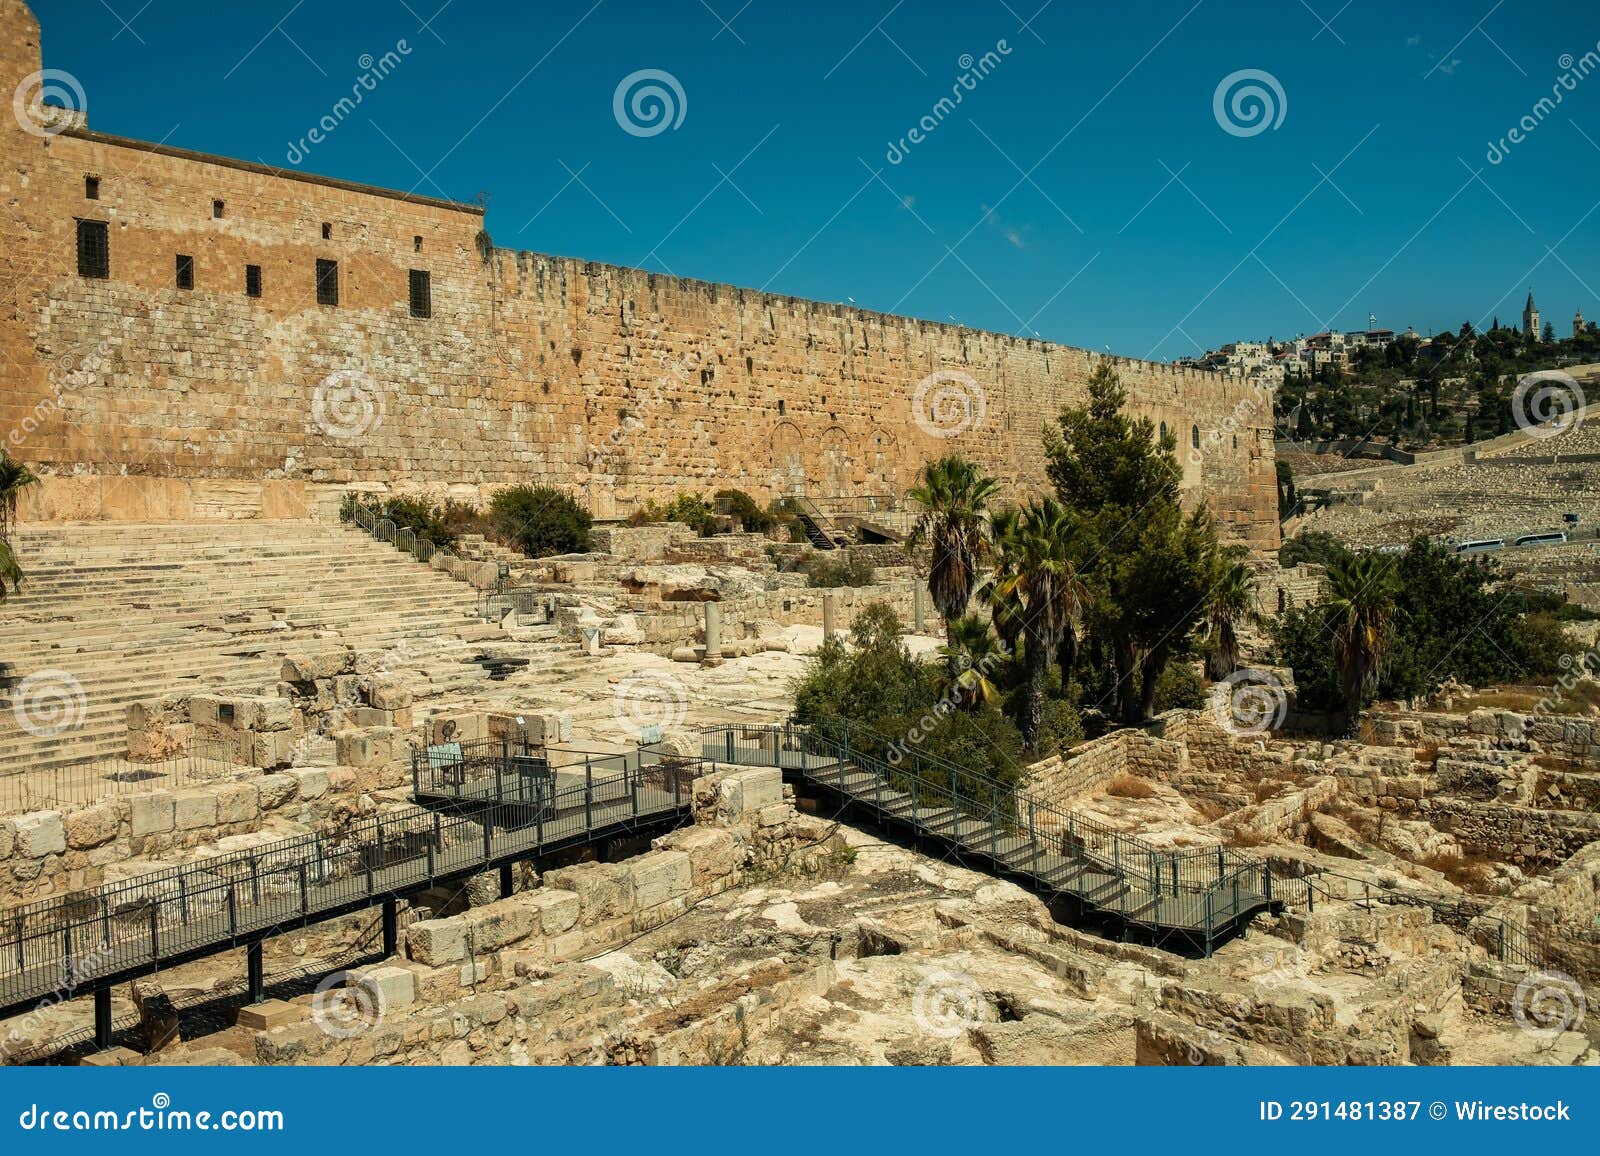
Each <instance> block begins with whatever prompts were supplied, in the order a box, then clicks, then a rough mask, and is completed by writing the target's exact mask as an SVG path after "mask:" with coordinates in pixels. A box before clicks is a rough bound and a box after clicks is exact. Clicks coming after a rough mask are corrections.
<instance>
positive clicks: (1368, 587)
mask: <svg viewBox="0 0 1600 1156" xmlns="http://www.w3.org/2000/svg"><path fill="white" fill-rule="evenodd" d="M1328 585H1329V587H1330V590H1331V594H1332V596H1331V597H1330V598H1329V599H1328V601H1327V602H1326V603H1325V604H1324V606H1323V612H1324V613H1325V614H1326V615H1327V623H1328V629H1329V631H1330V632H1331V633H1332V636H1333V660H1334V665H1335V666H1337V667H1338V668H1339V677H1340V682H1341V683H1342V685H1343V688H1344V705H1345V718H1346V720H1347V724H1348V726H1349V729H1350V732H1351V733H1352V734H1354V733H1355V732H1356V730H1357V728H1358V726H1359V725H1360V719H1361V699H1362V697H1363V696H1364V695H1366V694H1367V692H1369V691H1370V690H1372V689H1373V687H1375V686H1376V685H1377V682H1378V675H1379V674H1380V673H1381V672H1382V670H1383V664H1384V662H1385V660H1386V659H1387V658H1388V655H1389V646H1390V643H1391V642H1392V641H1393V639H1394V614H1395V595H1396V593H1397V587H1398V582H1397V581H1396V577H1395V570H1394V566H1393V565H1392V564H1391V563H1390V561H1389V559H1387V558H1384V557H1381V556H1379V555H1377V554H1356V555H1354V556H1352V557H1350V558H1345V559H1339V560H1337V561H1335V562H1334V563H1333V564H1332V565H1330V566H1329V567H1328Z"/></svg>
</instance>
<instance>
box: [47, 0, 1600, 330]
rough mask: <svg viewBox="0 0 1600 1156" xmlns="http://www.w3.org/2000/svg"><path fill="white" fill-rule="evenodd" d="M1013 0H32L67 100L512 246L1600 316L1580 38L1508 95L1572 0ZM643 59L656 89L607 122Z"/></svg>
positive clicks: (1252, 318) (1154, 309)
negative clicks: (392, 198)
mask: <svg viewBox="0 0 1600 1156" xmlns="http://www.w3.org/2000/svg"><path fill="white" fill-rule="evenodd" d="M1041 3H1043V0H1003V2H1002V0H967V2H965V3H944V2H937V3H936V2H932V0H927V2H918V0H901V2H900V3H896V0H858V2H852V3H830V2H824V0H815V2H810V3H806V2H798V0H748V3H746V0H654V2H650V3H644V2H639V0H577V2H573V3H568V2H565V0H561V2H551V3H527V4H499V3H493V2H485V0H451V2H447V0H404V2H402V0H372V2H370V3H359V2H348V3H340V4H338V5H332V4H324V3H321V2H319V0H302V3H300V4H298V5H296V4H295V3H294V0H272V2H271V3H244V2H230V3H217V2H216V0H211V2H209V3H195V2H190V0H149V2H148V3H146V0H105V2H102V0H35V4H34V6H35V10H36V11H37V13H38V15H39V17H40V20H41V22H42V24H43V29H44V52H45V65H46V67H49V68H61V69H65V70H67V71H69V72H71V73H72V74H73V75H74V76H75V77H77V78H78V80H79V82H80V83H81V85H82V86H83V89H84V91H85V93H86V94H87V103H88V106H89V113H90V122H91V125H92V126H93V127H96V128H98V129H100V130H102V131H105V132H111V133H117V134H122V135H127V136H134V137H140V138H144V139H151V140H165V141H167V142H168V143H170V144H173V145H178V146H182V147H186V148H192V149H198V150H202V151H207V152H216V153H223V154H227V155H231V156H238V157H244V158H248V159H253V160H259V161H264V162H266V163H269V164H274V165H280V166H285V167H296V168H299V169H301V170H303V171H307V172H317V173H324V174H328V175H332V176H337V177H344V178H348V179H352V180H359V181H365V182H369V183H373V184H379V185H385V186H391V187H396V188H400V189H408V190H409V189H415V190H416V191H418V192H421V193H428V194H431V195H435V196H448V197H451V198H456V199H471V198H472V197H473V196H474V195H476V194H477V193H479V192H480V191H484V192H487V193H489V194H490V197H491V199H490V201H489V218H488V222H489V229H490V232H491V233H492V234H493V236H494V239H495V241H496V243H497V244H499V245H502V246H509V247H515V248H524V249H533V250H538V251H542V252H552V253H559V254H567V255H574V256H580V257H586V258H590V259H594V260H601V261H609V262H615V263H619V264H625V265H637V266H642V267H644V268H648V269H652V270H657V271H662V272H672V273H676V274H679V275H681V276H690V277H700V278H705V279H709V280H715V281H722V282H729V283H733V284H736V285H744V286H753V287H761V288H767V289H770V290H771V291H773V292H780V293H788V294H793V295H796V296H802V297H812V298H817V299H820V300H829V301H846V300H849V299H853V300H854V301H855V302H856V303H857V304H859V305H861V306H863V307H866V308H874V309H883V310H888V311H892V312H899V313H908V314H911V315H914V316H920V317H928V318H934V319H937V320H955V321H957V322H960V323H961V324H965V325H970V326H974V327H978V328H984V329H995V330H1001V331H1005V332H1010V333H1034V332H1037V334H1038V335H1039V336H1041V337H1045V338H1048V339H1051V340H1055V341H1061V342H1066V343H1070V344H1073V345H1081V346H1087V347H1089V348H1093V349H1103V348H1109V349H1111V350H1112V351H1114V352H1117V353H1120V354H1124V355H1128V356H1136V357H1155V358H1158V359H1161V360H1167V359H1170V358H1173V357H1178V356H1182V355H1185V354H1190V353H1195V352H1197V351H1198V350H1199V349H1200V348H1202V347H1208V346H1214V345H1217V344H1220V343H1221V342H1223V341H1227V340H1231V339H1235V338H1252V337H1255V338H1260V337H1266V336H1269V335H1270V336H1274V337H1280V338H1281V337H1287V336H1291V335H1293V334H1295V333H1299V332H1314V331H1315V330H1316V329H1318V328H1320V327H1321V326H1323V325H1324V324H1331V325H1332V326H1334V327H1339V328H1361V327H1364V326H1365V324H1366V320H1367V316H1368V314H1369V313H1370V314H1375V315H1376V316H1377V318H1378V323H1379V325H1381V326H1384V327H1388V328H1393V329H1396V330H1399V329H1404V328H1405V327H1406V326H1407V325H1414V326H1416V328H1417V329H1418V330H1419V331H1422V332H1424V333H1426V332H1428V331H1429V330H1430V329H1434V328H1440V327H1445V326H1448V327H1455V326H1457V325H1459V324H1460V323H1461V322H1462V321H1463V320H1471V321H1473V322H1474V323H1475V324H1477V323H1482V324H1487V322H1488V321H1489V319H1490V317H1491V316H1492V315H1495V314H1498V315H1499V317H1500V318H1501V319H1502V320H1504V321H1510V320H1513V319H1514V318H1516V317H1517V316H1518V315H1519V314H1520V312H1521V308H1522V301H1523V298H1524V296H1525V294H1526V292H1527V289H1528V287H1529V285H1530V284H1531V285H1532V286H1533V287H1534V288H1535V289H1536V291H1537V294H1538V299H1539V304H1540V306H1541V307H1542V309H1543V310H1544V313H1545V316H1546V318H1547V319H1549V320H1552V321H1554V322H1555V323H1556V325H1557V327H1558V328H1559V329H1560V330H1561V331H1562V332H1566V331H1567V328H1568V326H1569V325H1570V319H1571V316H1572V313H1573V310H1574V309H1575V308H1579V307H1581V308H1582V309H1583V311H1584V313H1585V315H1586V316H1588V317H1590V318H1600V299H1597V296H1596V287H1600V267H1597V263H1596V261H1595V255H1596V254H1597V253H1600V70H1597V71H1595V72H1594V73H1592V74H1590V75H1587V76H1584V77H1582V78H1579V79H1573V80H1571V81H1570V89H1563V90H1562V101H1561V103H1560V105H1559V106H1557V107H1555V108H1554V110H1553V111H1551V112H1549V113H1548V114H1547V115H1539V114H1536V113H1535V112H1534V106H1535V104H1536V102H1538V101H1539V99H1540V98H1541V97H1545V96H1549V95H1550V94H1551V92H1552V89H1553V88H1556V87H1559V78H1560V77H1561V76H1562V75H1563V72H1564V71H1566V72H1567V73H1568V75H1569V78H1570V77H1572V76H1573V75H1574V74H1575V73H1576V71H1577V70H1578V69H1581V68H1582V67H1583V66H1582V64H1581V63H1578V64H1576V65H1574V64H1572V63H1569V62H1568V61H1567V60H1564V59H1563V58H1564V57H1569V56H1570V57H1571V58H1576V59H1577V60H1579V61H1580V62H1581V58H1582V57H1583V56H1584V54H1585V53H1586V52H1594V51H1597V42H1600V8H1597V7H1596V6H1595V5H1594V4H1593V3H1592V2H1590V3H1580V2H1576V0H1574V2H1567V3H1540V2H1539V0H1532V2H1528V3H1510V2H1506V0H1500V2H1499V3H1497V0H1459V2H1457V3H1421V2H1405V0H1401V2H1382V3H1380V2H1379V0H1349V2H1348V3H1345V2H1344V0H1305V2H1301V0H1273V2H1270V3H1269V2H1256V0H1199V2H1198V3H1196V2H1195V0H1179V2H1178V3H1170V4H1169V3H1140V2H1138V0H1132V2H1124V3H1116V4H1106V3H1092V4H1090V3H1081V2H1075V3H1069V2H1067V0H1054V2H1053V3H1047V4H1044V6H1043V7H1042V8H1041V7H1040V5H1041ZM1341 5H1343V6H1342V7H1341ZM402 41H403V42H404V51H399V50H398V46H399V45H400V43H401V42H402ZM1002 42H1003V49H1002V47H1001V45H1002ZM391 51H394V52H395V54H396V58H397V59H398V60H399V63H398V65H396V66H395V67H393V68H392V69H391V70H390V71H389V72H388V75H386V76H384V77H382V78H381V79H379V80H376V81H373V82H371V83H372V87H371V88H370V90H367V91H364V92H363V99H362V102H361V104H360V106H359V107H358V108H356V109H355V111H354V112H352V113H350V114H349V115H347V116H344V117H343V118H342V119H341V120H340V121H339V123H338V124H337V127H336V128H335V129H334V130H333V131H332V132H330V133H328V134H327V135H326V138H325V139H324V140H323V141H322V142H321V143H317V144H312V145H311V146H310V147H309V148H306V149H303V150H302V149H298V148H295V149H291V146H292V145H297V144H298V142H303V141H305V139H306V137H307V134H308V131H309V130H310V129H311V128H312V127H313V126H314V125H316V124H317V122H318V121H319V120H320V119H321V118H323V117H324V116H326V115H328V114H329V113H330V110H332V109H333V107H334V105H335V104H336V103H337V102H338V101H339V100H340V98H341V97H344V96H348V95H349V94H350V92H351V90H352V87H353V86H357V85H358V81H359V78H360V77H361V76H362V74H363V72H364V70H366V68H367V63H368V62H367V61H366V60H365V59H364V57H372V58H378V57H382V56H383V55H384V54H385V53H386V52H391ZM991 52H992V53H993V54H994V56H993V57H992V58H991V59H992V60H993V61H995V63H994V64H993V65H992V66H991V67H989V68H987V69H983V71H986V73H987V74H986V75H983V76H981V77H975V73H976V72H977V71H979V70H980V66H979V65H977V64H972V65H971V66H968V62H967V60H966V59H964V58H968V57H970V58H971V59H972V60H973V61H976V60H979V59H981V58H982V57H983V56H984V54H985V53H991ZM644 70H652V71H654V72H657V73H666V74H668V75H669V76H670V77H671V78H672V81H658V82H656V83H659V84H660V85H661V86H662V88H663V90H664V91H666V92H667V93H668V96H669V99H670V100H671V101H672V102H673V104H674V106H675V107H676V112H675V113H674V114H673V115H672V117H671V121H672V123H671V124H670V125H667V126H666V127H662V128H661V131H656V132H652V131H651V130H653V129H655V128H658V127H660V125H659V123H658V122H655V121H652V120H649V119H645V118H642V117H641V118H640V119H636V120H633V121H629V125H630V127H632V128H633V131H632V132H630V131H625V129H624V127H623V121H627V120H628V116H629V114H628V113H627V110H628V108H629V105H628V102H627V100H626V94H625V96H624V101H623V109H624V117H623V120H620V121H619V119H618V117H617V115H616V114H615V101H614V98H615V96H616V94H617V91H618V87H619V84H620V83H621V82H622V81H623V80H624V78H625V77H629V76H631V75H633V74H634V73H638V72H641V71H644ZM1247 70H1253V71H1255V72H1258V73H1260V72H1264V73H1267V74H1269V76H1270V80H1269V81H1260V80H1258V81H1252V80H1251V79H1250V78H1248V77H1246V78H1244V79H1243V80H1241V81H1238V82H1236V84H1235V88H1237V86H1238V85H1239V84H1243V85H1245V86H1249V85H1251V84H1252V83H1254V84H1256V85H1257V86H1258V87H1259V88H1260V89H1261V90H1262V91H1264V92H1266V94H1267V97H1268V99H1269V100H1270V102H1271V103H1272V104H1273V105H1274V106H1275V109H1276V112H1275V113H1273V114H1271V116H1270V119H1271V124H1270V125H1269V126H1267V127H1264V128H1262V129H1261V131H1252V130H1253V129H1255V128H1257V127H1260V122H1259V121H1253V120H1249V119H1247V114H1248V107H1249V106H1248V103H1247V106H1246V113H1245V114H1241V115H1240V116H1239V117H1238V118H1234V117H1232V114H1231V113H1230V112H1229V107H1230V106H1229V102H1228V100H1227V95H1228V91H1226V90H1225V91H1224V94H1223V96H1224V99H1223V104H1222V109H1223V116H1222V118H1221V119H1220V120H1219V118H1218V115H1217V113H1216V101H1215V99H1214V98H1215V97H1216V95H1217V93H1218V89H1219V85H1221V83H1222V82H1223V80H1224V78H1226V77H1229V76H1231V75H1232V74H1235V73H1239V72H1244V71H1247ZM964 74H965V75H966V76H967V77H968V87H965V88H961V91H962V100H961V102H960V104H959V106H956V107H954V109H953V110H950V111H949V112H948V113H947V114H940V113H937V112H936V111H935V106H936V105H937V104H938V102H939V101H940V99H941V98H942V97H945V96H949V95H950V94H951V92H952V90H953V88H960V87H961V83H960V80H961V77H962V76H963V75H964ZM672 82H675V85H676V89H677V90H679V91H681V93H682V99H681V101H680V100H679V98H678V95H677V92H675V91H673V90H672V89H673V85H672ZM640 83H645V84H649V83H650V80H649V78H646V79H645V81H643V82H640ZM1274 88H1276V90H1277V91H1273V89H1274ZM1278 92H1281V94H1282V98H1281V100H1280V99H1279V97H1278ZM647 107H648V106H647ZM680 113H681V119H679V115H678V114H680ZM1278 113H1281V119H1280V118H1279V116H1278V115H1277V114H1278ZM925 116H931V117H933V118H934V119H933V121H932V122H931V123H933V124H934V127H933V128H932V129H931V131H928V132H927V133H926V134H924V136H923V139H922V140H921V141H920V142H914V143H913V142H909V141H908V133H909V132H910V130H912V129H913V128H914V127H915V126H916V125H917V124H918V122H919V121H920V120H922V118H924V117H925ZM1525 116H1537V120H1536V121H1535V122H1534V124H1535V127H1534V128H1533V129H1532V131H1530V132H1527V133H1526V134H1525V136H1524V139H1523V140H1522V141H1521V142H1520V143H1515V144H1511V145H1510V147H1509V148H1508V149H1505V150H1503V151H1504V155H1503V156H1502V157H1501V159H1500V160H1499V161H1498V163H1491V162H1490V160H1489V159H1488V156H1487V154H1488V153H1489V150H1490V145H1491V142H1499V141H1501V140H1502V138H1505V137H1506V135H1507V133H1508V131H1509V130H1511V129H1512V128H1513V127H1515V126H1516V125H1517V124H1518V122H1519V121H1520V120H1522V118H1524V117H1525ZM1224 122H1226V127H1225V123H1224ZM1229 130H1231V131H1229ZM901 141H907V143H908V144H909V147H908V148H905V149H902V150H901V153H900V155H899V159H898V163H893V162H892V161H891V159H890V156H889V153H890V151H891V144H892V143H894V142H901ZM296 151H298V152H300V153H301V155H300V157H299V160H298V164H295V165H292V166H291V165H290V162H289V157H290V156H291V155H292V153H293V152H296Z"/></svg>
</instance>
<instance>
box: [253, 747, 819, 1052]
mask: <svg viewBox="0 0 1600 1156" xmlns="http://www.w3.org/2000/svg"><path fill="white" fill-rule="evenodd" d="M694 805H695V825H694V826H691V827H684V828H680V829H678V830H676V831H672V832H670V833H668V834H666V835H663V836H660V837H659V838H657V839H656V840H655V841H654V843H653V845H652V849H651V850H650V851H648V852H646V853H645V854H642V855H639V856H636V857H634V858H631V859H627V860H623V861H621V862H617V863H595V862H588V863H579V864H576V865H574V866H569V867H558V868H553V869H551V870H547V871H546V872H544V874H543V876H542V877H541V878H539V880H538V886H535V887H531V888H529V889H526V890H523V891H521V892H519V893H517V894H515V895H512V896H511V897H509V898H505V899H497V900H493V901H491V902H487V903H484V904H482V905H479V906H474V907H471V908H469V909H468V910H466V911H464V912H462V913H460V914H457V915H450V916H446V917H443V918H432V919H424V920H419V921H417V922H415V923H413V924H412V925H411V926H410V927H409V928H408V929H407V931H406V935H405V945H404V953H405V954H404V958H402V959H399V960H396V961H394V962H392V963H389V964H386V965H384V966H381V967H378V968H373V969H369V970H368V971H366V972H362V973H357V974H355V975H353V976H351V977H350V978H349V982H350V983H352V984H354V985H356V986H360V987H364V988H366V989H367V991H368V993H369V998H368V1006H369V1007H373V1008H376V1009H378V1012H379V1015H378V1021H379V1022H378V1023H377V1024H376V1025H375V1026H374V1027H373V1028H372V1030H371V1031H369V1032H364V1033H362V1035H361V1036H360V1037H359V1038H358V1039H356V1040H346V1039H340V1038H336V1037H335V1036H332V1035H330V1034H328V1033H327V1032H325V1031H324V1030H323V1028H322V1027H321V1026H320V1025H319V1024H318V1023H316V1022H315V1020H314V1019H312V1018H308V1017H307V1014H306V1013H307V1012H308V1011H309V1010H310V1009H309V1008H307V1007H300V1006H298V1005H279V1007H280V1008H281V1009H282V1011H283V1015H284V1022H283V1023H281V1024H273V1025H272V1026H269V1027H267V1028H266V1029H265V1030H262V1031H259V1032H258V1033H257V1034H256V1037H255V1047H256V1059H257V1061H258V1062H260V1063H263V1064H288V1063H415V1062H425V1063H458V1064H459V1063H474V1062H476V1063H607V1062H633V1063H640V1062H642V1063H704V1062H707V1061H708V1059H711V1058H712V1057H713V1056H714V1055H716V1054H717V1043H718V1040H717V1038H716V1037H717V1036H718V1033H719V1032H720V1031H721V1030H722V1027H725V1026H726V1025H720V1026H719V1025H718V1023H716V1022H712V1023H711V1024H708V1025H705V1026H702V1027H699V1028H697V1029H696V1030H695V1031H693V1032H691V1033H689V1034H687V1035H684V1034H674V1033H671V1032H666V1031H663V1032H660V1033H651V1035H650V1038H649V1040H648V1041H647V1042H646V1043H645V1044H643V1045H642V1050H640V1048H639V1047H635V1046H631V1045H630V1043H629V1041H625V1040H618V1039H615V1038H613V1037H611V1036H610V1035H609V1034H608V1033H609V1032H610V1029H612V1028H614V1027H615V1026H616V1024H617V1022H618V1021H619V1020H620V1019H621V1018H622V1016H621V1013H622V1012H623V1010H624V1009H625V1008H626V1007H627V1004H628V999H629V992H628V990H627V984H626V982H623V983H621V984H619V983H618V981H617V979H615V978H614V977H613V976H612V975H610V974H606V973H605V972H603V971H600V970H597V969H593V968H589V967H583V966H579V967H571V966H558V965H570V964H572V963H574V961H578V960H585V959H592V958H594V957H595V956H597V955H600V954H602V953H603V952H605V951H607V950H608V949H610V948H614V947H618V946H620V945H621V944H623V943H625V942H627V941H628V940H630V939H632V938H633V937H635V936H637V935H638V934H639V933H640V932H642V931H646V930H649V929H651V928H655V927H659V926H661V925H662V924H664V923H666V922H667V921H669V920H671V919H672V918H674V917H675V916H677V915H681V914H682V913H684V912H685V911H686V910H688V908H689V907H690V906H691V905H693V904H694V903H696V902H698V901H700V900H702V899H704V898H707V897H709V896H712V895H716V894H720V893H721V892H723V891H725V890H727V889H729V888H730V887H733V886H736V885H737V884H738V883H739V882H740V881H741V880H743V879H744V878H745V877H746V875H747V873H748V872H749V871H751V870H752V869H765V870H769V871H770V870H775V869H784V870H799V871H804V870H807V869H808V867H810V866H814V865H815V864H816V863H818V862H820V861H823V860H825V859H826V858H827V857H828V856H829V855H830V854H832V853H833V851H834V847H835V844H834V841H833V840H832V839H830V838H829V836H830V833H831V829H832V828H831V825H830V824H828V823H826V822H824V821H822V820H820V819H815V818H812V817H809V816H803V815H800V814H798V813H797V812H796V811H795V809H794V807H793V806H792V805H791V804H790V803H789V802H788V801H787V798H786V791H785V788H784V786H783V780H782V777H781V775H780V773H779V771H778V770H777V768H772V767H760V768H740V769H733V770H729V769H723V770H720V771H717V772H714V773H712V774H709V775H706V776H703V777H701V778H699V779H697V780H696V781H695V790H694ZM774 962H775V963H776V961H774ZM760 970H762V973H763V975H764V977H765V979H766V980H768V981H770V982H767V983H764V984H757V983H752V984H750V985H749V986H750V990H749V991H747V992H746V993H745V994H746V995H747V996H749V997H750V998H749V999H741V1000H739V1001H737V1002H738V1003H739V1004H741V1005H742V1006H744V1007H745V1008H746V1014H749V1015H752V1016H754V1018H753V1019H752V1020H751V1021H750V1022H749V1023H748V1024H746V1025H745V1029H746V1030H747V1031H758V1030H760V1028H761V1026H762V1023H763V1021H764V1009H765V1013H767V1014H770V1010H771V1009H772V1008H775V1007H777V1006H779V1005H781V1004H782V1003H783V1002H784V998H785V997H786V996H787V995H799V994H804V993H805V992H806V991H813V992H816V993H820V991H821V990H825V989H826V987H827V986H829V984H830V983H831V968H827V967H825V968H824V969H823V971H824V973H826V974H821V975H818V974H817V973H816V972H815V970H814V969H806V970H803V971H802V972H801V973H800V974H796V975H791V974H790V972H789V970H788V969H786V968H784V967H782V966H773V967H769V968H764V969H760ZM819 984H820V986H818V985H819ZM757 987H765V988H768V989H770V990H767V991H765V992H757V991H756V990H755V989H756V988H757ZM696 994H704V993H696ZM730 1002H734V1001H731V1000H730Z"/></svg>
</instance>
